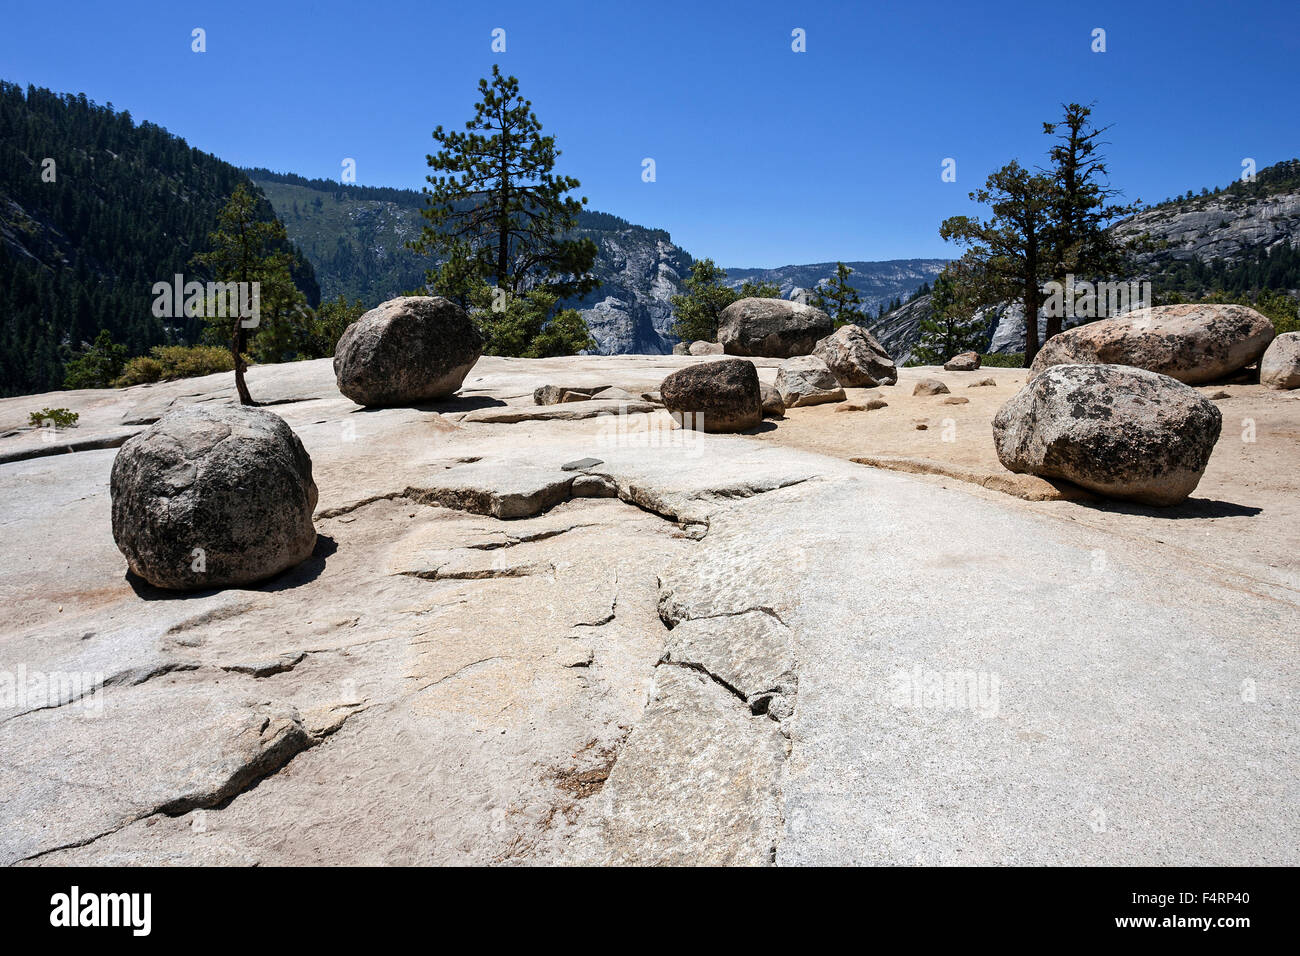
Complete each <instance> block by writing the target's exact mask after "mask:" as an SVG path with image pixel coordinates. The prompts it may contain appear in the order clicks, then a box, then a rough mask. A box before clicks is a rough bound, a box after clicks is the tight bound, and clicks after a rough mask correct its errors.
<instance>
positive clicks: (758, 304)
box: [718, 298, 834, 358]
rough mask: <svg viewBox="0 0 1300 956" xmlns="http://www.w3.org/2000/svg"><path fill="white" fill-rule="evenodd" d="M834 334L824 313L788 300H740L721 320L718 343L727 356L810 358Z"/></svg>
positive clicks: (828, 318)
mask: <svg viewBox="0 0 1300 956" xmlns="http://www.w3.org/2000/svg"><path fill="white" fill-rule="evenodd" d="M833 330H834V323H833V322H831V317H830V316H829V315H827V314H826V313H825V312H823V311H822V310H821V309H817V308H814V307H813V306H811V305H803V304H802V303H799V302H791V301H790V300H788V299H757V298H748V299H738V300H737V301H735V302H733V303H731V305H729V306H727V307H726V308H725V309H723V310H722V312H721V313H720V314H719V316H718V342H720V343H721V344H722V348H723V351H725V352H726V353H727V354H728V355H750V356H762V357H765V358H792V357H794V356H796V355H809V354H811V353H812V350H813V349H814V348H815V347H816V346H817V343H818V342H819V341H820V340H821V339H823V338H825V337H826V336H828V335H830V334H831V332H832V331H833Z"/></svg>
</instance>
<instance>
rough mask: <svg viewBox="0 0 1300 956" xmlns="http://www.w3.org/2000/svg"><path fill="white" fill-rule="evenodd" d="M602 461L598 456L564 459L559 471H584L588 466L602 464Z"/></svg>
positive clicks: (593, 466) (592, 466)
mask: <svg viewBox="0 0 1300 956" xmlns="http://www.w3.org/2000/svg"><path fill="white" fill-rule="evenodd" d="M603 464H604V461H602V460H601V459H599V458H578V459H575V460H574V461H566V462H565V463H564V464H563V465H561V466H560V471H585V470H586V469H588V468H595V467H596V466H597V465H603Z"/></svg>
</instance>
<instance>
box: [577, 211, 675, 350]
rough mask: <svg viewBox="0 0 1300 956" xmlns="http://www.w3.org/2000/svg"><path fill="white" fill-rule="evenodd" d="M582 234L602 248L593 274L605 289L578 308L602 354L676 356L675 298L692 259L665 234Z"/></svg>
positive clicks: (636, 230)
mask: <svg viewBox="0 0 1300 956" xmlns="http://www.w3.org/2000/svg"><path fill="white" fill-rule="evenodd" d="M582 231H583V233H584V234H586V235H588V236H590V237H591V238H592V239H593V240H594V241H595V242H596V245H597V246H598V247H599V249H600V252H599V254H598V255H597V257H596V266H595V270H594V271H595V274H596V276H597V278H599V279H600V286H599V287H598V288H597V289H596V290H595V291H594V292H592V293H591V294H590V295H588V296H587V297H586V298H585V299H583V300H581V302H579V303H577V305H576V307H577V308H578V309H579V310H580V311H581V312H582V317H583V318H584V319H586V320H587V328H589V329H590V330H591V335H592V338H594V339H595V340H596V345H597V348H596V351H597V353H598V354H600V355H623V354H628V353H646V354H663V353H666V352H671V351H672V348H673V344H674V343H675V342H676V341H677V339H676V337H675V336H673V335H672V333H671V332H670V329H671V327H672V324H673V313H672V305H671V302H670V299H671V297H672V296H674V295H676V294H677V292H678V288H679V284H680V282H681V280H682V278H683V276H685V275H687V274H689V272H690V269H691V261H692V260H691V257H690V255H689V254H687V253H686V252H685V251H683V250H682V249H679V248H678V247H677V246H675V245H674V244H673V242H672V240H671V238H669V236H668V233H666V232H663V231H662V230H650V229H642V228H641V227H640V226H632V225H628V226H627V227H626V228H624V229H620V230H618V231H610V230H582Z"/></svg>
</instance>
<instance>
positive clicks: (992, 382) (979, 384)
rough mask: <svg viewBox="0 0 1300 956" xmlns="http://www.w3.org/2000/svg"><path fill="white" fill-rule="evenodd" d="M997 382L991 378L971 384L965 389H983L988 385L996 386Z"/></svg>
mask: <svg viewBox="0 0 1300 956" xmlns="http://www.w3.org/2000/svg"><path fill="white" fill-rule="evenodd" d="M996 384H997V381H996V380H994V379H992V378H982V379H980V380H979V381H978V382H971V383H970V384H969V385H967V386H966V387H967V388H983V387H985V386H988V385H996Z"/></svg>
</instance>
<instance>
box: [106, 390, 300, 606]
mask: <svg viewBox="0 0 1300 956" xmlns="http://www.w3.org/2000/svg"><path fill="white" fill-rule="evenodd" d="M111 491H112V500H113V540H114V541H115V542H116V543H117V546H118V549H119V550H121V552H122V554H123V555H125V556H126V561H127V565H128V567H130V569H131V571H132V572H133V573H135V574H137V575H138V576H140V577H141V578H143V579H144V580H146V581H148V582H149V583H150V584H153V585H156V586H157V587H162V588H171V589H177V590H195V589H200V588H216V587H230V586H239V585H248V584H252V583H255V582H257V581H262V580H264V579H266V578H269V577H271V576H273V575H276V574H279V573H280V572H281V571H285V570H287V569H289V568H291V567H293V566H294V565H296V564H298V563H299V562H301V561H303V560H304V559H306V558H307V557H309V556H310V555H311V553H312V549H313V548H314V547H315V545H316V530H315V528H314V527H313V525H312V511H313V510H314V509H315V507H316V497H317V496H316V484H315V482H314V481H312V474H311V458H310V457H308V455H307V452H306V451H305V450H304V449H303V447H302V442H301V441H299V440H298V436H297V435H295V434H294V433H293V431H292V430H291V429H290V428H289V426H288V425H286V424H285V422H284V420H283V419H282V418H280V417H279V416H278V415H273V414H272V413H270V412H268V411H263V410H262V409H258V408H245V407H243V406H239V405H233V406H221V405H217V406H207V405H190V406H186V407H184V408H182V409H180V410H178V411H175V412H171V413H169V414H168V415H166V416H165V417H164V418H162V419H161V420H160V421H158V422H157V423H156V424H154V425H152V426H150V427H149V429H148V430H146V431H145V432H143V433H141V434H139V435H137V436H135V437H134V438H132V439H131V440H129V441H128V442H127V443H126V444H124V445H123V446H122V449H121V451H119V452H118V453H117V458H116V459H115V460H114V462H113V473H112V479H111Z"/></svg>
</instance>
